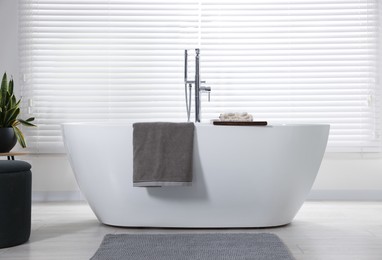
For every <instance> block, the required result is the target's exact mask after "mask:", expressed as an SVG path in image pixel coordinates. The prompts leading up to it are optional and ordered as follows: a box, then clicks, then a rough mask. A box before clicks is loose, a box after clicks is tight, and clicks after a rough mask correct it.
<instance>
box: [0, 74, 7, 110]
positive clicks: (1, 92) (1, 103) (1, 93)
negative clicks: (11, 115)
mask: <svg viewBox="0 0 382 260" xmlns="http://www.w3.org/2000/svg"><path fill="white" fill-rule="evenodd" d="M7 93H8V81H7V73H4V76H3V80H2V81H1V89H0V97H1V99H0V107H4V105H5V99H6V97H7Z"/></svg>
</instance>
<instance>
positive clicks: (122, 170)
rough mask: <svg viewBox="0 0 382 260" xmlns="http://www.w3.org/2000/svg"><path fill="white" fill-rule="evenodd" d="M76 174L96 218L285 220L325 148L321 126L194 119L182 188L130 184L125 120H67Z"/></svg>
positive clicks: (212, 222)
mask: <svg viewBox="0 0 382 260" xmlns="http://www.w3.org/2000/svg"><path fill="white" fill-rule="evenodd" d="M62 129H63V136H64V142H65V147H66V151H67V155H68V157H69V160H70V163H71V166H72V169H73V171H74V174H75V177H76V180H77V182H78V185H79V187H80V190H81V191H82V193H83V195H84V196H85V198H86V200H87V201H88V203H89V205H90V207H91V208H92V210H93V211H94V213H95V215H96V216H97V218H98V220H99V221H100V222H102V223H104V224H107V225H114V226H130V227H134V226H139V227H187V228H192V227H204V228H207V227H208V228H214V227H269V226H279V225H285V224H288V223H290V222H291V221H292V219H293V218H294V216H295V215H296V213H297V211H298V210H299V209H300V207H301V206H302V204H303V202H304V200H305V199H306V197H307V195H308V193H309V191H310V189H311V187H312V185H313V182H314V180H315V178H316V175H317V172H318V170H319V168H320V164H321V160H322V157H323V155H324V152H325V148H326V144H327V139H328V133H329V125H274V126H258V127H253V126H214V125H211V124H199V123H198V124H196V127H195V137H194V154H193V176H194V178H193V183H192V186H189V187H156V188H155V187H154V188H143V187H133V181H132V178H133V164H132V163H133V149H132V142H133V140H132V132H133V128H132V124H131V123H109V122H108V123H105V124H103V123H67V124H63V126H62Z"/></svg>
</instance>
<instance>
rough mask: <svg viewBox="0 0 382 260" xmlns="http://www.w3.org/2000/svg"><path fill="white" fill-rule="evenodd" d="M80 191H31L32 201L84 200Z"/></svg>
mask: <svg viewBox="0 0 382 260" xmlns="http://www.w3.org/2000/svg"><path fill="white" fill-rule="evenodd" d="M84 200H85V198H84V196H83V195H82V193H81V192H80V191H32V201H34V202H50V201H84Z"/></svg>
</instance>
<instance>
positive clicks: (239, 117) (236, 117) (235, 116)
mask: <svg viewBox="0 0 382 260" xmlns="http://www.w3.org/2000/svg"><path fill="white" fill-rule="evenodd" d="M219 119H220V121H253V116H252V115H251V114H248V113H247V112H242V113H223V114H220V116H219Z"/></svg>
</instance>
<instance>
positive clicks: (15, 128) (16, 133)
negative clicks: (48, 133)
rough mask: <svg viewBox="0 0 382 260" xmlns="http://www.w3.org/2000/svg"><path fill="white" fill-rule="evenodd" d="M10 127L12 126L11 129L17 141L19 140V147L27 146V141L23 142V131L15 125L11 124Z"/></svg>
mask: <svg viewBox="0 0 382 260" xmlns="http://www.w3.org/2000/svg"><path fill="white" fill-rule="evenodd" d="M12 128H13V131H15V135H16V138H17V141H18V142H19V144H20V145H21V147H22V148H25V147H27V143H26V142H25V137H24V135H23V133H22V132H21V131H20V129H19V128H18V127H17V126H12Z"/></svg>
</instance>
